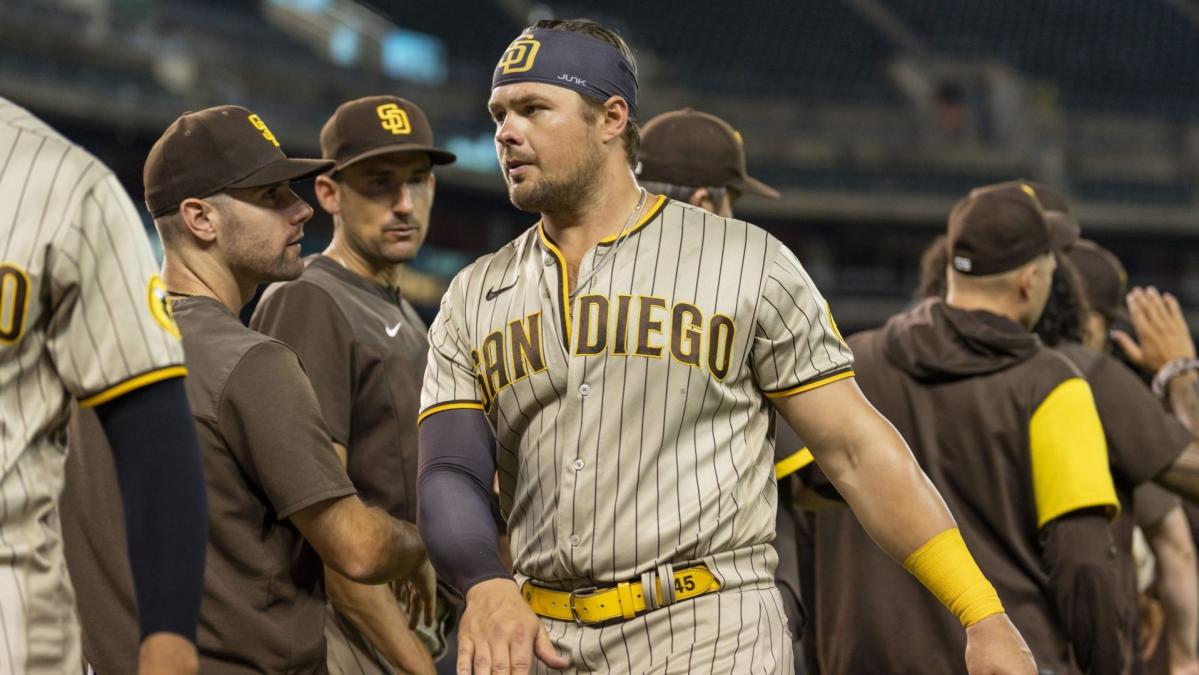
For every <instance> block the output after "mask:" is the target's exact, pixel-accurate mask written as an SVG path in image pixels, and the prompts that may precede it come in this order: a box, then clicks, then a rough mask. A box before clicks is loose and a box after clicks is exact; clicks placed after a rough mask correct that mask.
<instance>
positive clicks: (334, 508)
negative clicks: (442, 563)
mask: <svg viewBox="0 0 1199 675" xmlns="http://www.w3.org/2000/svg"><path fill="white" fill-rule="evenodd" d="M291 520H292V522H293V523H295V524H296V527H298V528H299V529H300V532H301V533H303V535H304V538H305V539H306V540H308V543H310V544H312V548H314V549H316V552H317V553H318V554H319V555H320V556H321V559H322V560H324V561H325V564H326V565H328V566H330V567H332V568H333V569H334V570H336V571H337V572H338V573H340V574H342V575H344V576H345V577H348V578H349V579H352V580H354V581H357V582H359V583H365V584H382V583H386V582H388V581H391V580H393V579H398V578H402V577H406V576H408V575H410V574H413V573H414V572H416V571H417V570H418V569H419V568H420V567H421V565H424V564H426V562H427V558H426V556H425V546H424V543H423V542H422V541H421V538H420V533H418V532H417V530H416V526H415V525H413V524H412V523H407V522H404V521H401V520H396V519H395V518H393V517H391V516H390V515H388V514H387V513H386V512H385V511H383V510H381V509H377V508H372V507H368V506H367V505H365V504H363V503H362V500H361V499H359V498H358V497H357V496H356V495H351V496H349V497H341V498H338V499H327V500H325V501H323V502H317V503H316V504H313V505H312V506H309V507H307V508H304V509H301V510H300V511H297V512H296V513H295V514H293V515H292V516H291Z"/></svg>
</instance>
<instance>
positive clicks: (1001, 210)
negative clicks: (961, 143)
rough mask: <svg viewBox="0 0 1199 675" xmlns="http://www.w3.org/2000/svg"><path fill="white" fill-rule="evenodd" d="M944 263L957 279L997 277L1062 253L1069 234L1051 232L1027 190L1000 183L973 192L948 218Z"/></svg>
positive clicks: (1058, 230) (1034, 194) (1033, 195)
mask: <svg viewBox="0 0 1199 675" xmlns="http://www.w3.org/2000/svg"><path fill="white" fill-rule="evenodd" d="M948 235H949V261H950V264H951V265H953V268H954V269H955V270H957V271H958V272H961V273H962V274H970V275H975V276H986V275H990V274H999V273H1001V272H1007V271H1009V270H1013V269H1016V268H1017V267H1019V266H1021V265H1023V264H1025V263H1027V262H1028V261H1030V260H1032V259H1033V258H1035V257H1037V256H1039V255H1043V254H1045V253H1049V252H1050V251H1055V250H1061V249H1064V248H1065V247H1066V246H1068V245H1069V243H1071V241H1072V238H1071V236H1070V233H1069V232H1068V231H1067V230H1065V229H1062V228H1050V226H1049V223H1048V222H1047V220H1046V217H1045V211H1044V209H1043V208H1042V207H1041V203H1040V201H1039V200H1038V198H1037V192H1036V190H1034V189H1033V188H1032V187H1031V186H1029V185H1027V184H1024V183H1019V182H1011V183H999V184H996V185H989V186H986V187H981V188H977V189H975V190H972V191H971V192H970V194H969V195H967V196H966V198H964V199H962V200H961V201H959V202H958V203H957V204H956V205H955V206H954V207H953V211H951V212H950V214H949V230H948Z"/></svg>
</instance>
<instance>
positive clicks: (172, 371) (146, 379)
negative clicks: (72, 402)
mask: <svg viewBox="0 0 1199 675" xmlns="http://www.w3.org/2000/svg"><path fill="white" fill-rule="evenodd" d="M186 375H187V368H185V367H184V366H167V367H166V368H160V369H158V370H152V371H150V372H148V373H143V374H141V375H138V376H137V377H132V378H129V379H128V380H125V381H124V382H122V383H120V384H118V385H116V386H114V387H109V388H108V389H105V390H104V391H102V392H100V393H99V394H93V395H91V396H88V397H87V398H85V399H83V400H81V401H79V406H80V407H81V408H94V407H96V406H98V405H100V404H102V403H108V402H109V401H111V400H113V399H114V398H118V397H120V396H124V395H125V394H128V393H129V392H131V391H133V390H135V389H141V388H142V387H145V386H147V385H151V384H154V383H155V382H162V381H163V380H169V379H171V378H172V377H185V376H186Z"/></svg>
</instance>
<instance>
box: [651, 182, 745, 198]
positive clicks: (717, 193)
mask: <svg viewBox="0 0 1199 675" xmlns="http://www.w3.org/2000/svg"><path fill="white" fill-rule="evenodd" d="M637 183H638V184H639V185H640V186H641V187H643V188H645V191H646V192H649V193H650V194H655V195H666V196H667V197H669V198H671V199H673V200H675V201H680V202H689V201H691V195H693V194H695V191H696V190H707V191H708V193H709V194H711V195H712V201H716V202H719V201H723V200H724V196H725V194H727V193H728V190H729V189H728V188H726V187H715V186H710V185H676V184H675V183H663V182H661V181H656V180H643V181H638V182H637Z"/></svg>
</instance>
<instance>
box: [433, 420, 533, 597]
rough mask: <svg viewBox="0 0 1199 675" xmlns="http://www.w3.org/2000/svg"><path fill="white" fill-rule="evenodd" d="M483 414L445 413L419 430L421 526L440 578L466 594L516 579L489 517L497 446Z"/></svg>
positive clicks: (491, 518) (496, 530)
mask: <svg viewBox="0 0 1199 675" xmlns="http://www.w3.org/2000/svg"><path fill="white" fill-rule="evenodd" d="M494 438H495V437H494V436H493V434H492V431H491V427H490V426H489V425H488V424H487V418H485V417H484V416H483V413H482V412H481V411H479V410H447V411H444V412H439V413H437V414H435V415H431V416H429V417H428V418H426V419H425V420H424V422H422V423H421V425H420V473H419V474H418V477H417V493H418V499H417V503H418V504H419V509H418V512H417V524H418V525H419V526H420V532H421V536H422V537H423V538H424V540H425V548H426V549H427V550H428V552H429V559H430V560H431V561H433V567H434V568H435V569H436V570H437V574H438V576H441V577H442V578H444V579H446V580H448V581H449V582H450V584H451V585H453V586H454V587H455V588H457V589H458V590H459V591H461V592H462V594H463V595H465V594H466V592H467V591H468V590H470V588H471V587H472V586H474V585H475V584H477V583H479V582H481V581H487V580H488V579H498V578H506V579H511V578H512V575H511V574H509V573H508V570H506V569H505V568H504V564H503V562H502V561H501V560H500V555H499V531H498V529H497V528H496V524H495V519H494V518H493V517H492V512H491V481H492V477H493V476H494V475H495V440H494Z"/></svg>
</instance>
